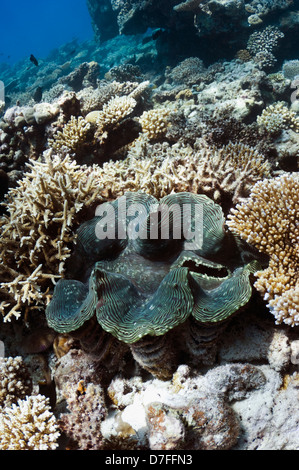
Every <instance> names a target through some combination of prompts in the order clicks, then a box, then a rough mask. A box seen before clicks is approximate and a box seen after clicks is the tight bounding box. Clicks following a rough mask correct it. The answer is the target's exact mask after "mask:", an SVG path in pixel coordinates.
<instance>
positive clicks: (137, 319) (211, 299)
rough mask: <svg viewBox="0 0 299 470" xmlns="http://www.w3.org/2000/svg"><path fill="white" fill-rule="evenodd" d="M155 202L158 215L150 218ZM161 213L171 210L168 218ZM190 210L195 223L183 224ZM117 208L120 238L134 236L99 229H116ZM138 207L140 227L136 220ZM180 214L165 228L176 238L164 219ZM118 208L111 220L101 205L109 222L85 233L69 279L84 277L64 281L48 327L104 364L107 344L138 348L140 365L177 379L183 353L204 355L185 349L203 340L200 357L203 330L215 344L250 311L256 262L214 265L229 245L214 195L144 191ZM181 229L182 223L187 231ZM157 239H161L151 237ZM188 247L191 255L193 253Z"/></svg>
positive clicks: (90, 225)
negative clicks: (241, 312) (234, 321)
mask: <svg viewBox="0 0 299 470" xmlns="http://www.w3.org/2000/svg"><path fill="white" fill-rule="evenodd" d="M136 202H138V204H136ZM121 204H125V205H121ZM153 204H154V207H155V210H156V212H155V210H153V212H151V209H152V207H153ZM121 207H122V208H123V209H125V211H124V212H123V211H122V210H121ZM163 207H167V208H168V209H171V211H170V210H168V211H163V210H161V209H162V208H163ZM187 207H188V209H189V216H190V217H189V219H188V220H187V217H183V209H185V212H187V211H186V208H187ZM114 208H117V222H118V224H117V225H118V234H120V233H121V232H124V233H126V237H125V238H121V239H115V238H112V239H111V240H110V239H109V238H108V237H106V238H102V239H101V237H99V233H100V231H101V230H100V228H101V229H102V228H103V227H104V226H105V227H106V229H107V227H110V228H111V227H112V226H113V223H112V221H113V218H115V213H114V211H112V209H114ZM136 208H138V210H139V215H138V219H137V221H136V218H135V219H134V218H133V217H132V215H130V214H133V213H134V210H136ZM158 208H159V210H158ZM174 208H175V210H176V211H177V212H176V218H175V217H172V218H171V217H169V218H168V219H167V222H169V221H171V222H172V224H171V228H170V227H169V226H168V227H167V229H168V232H169V234H170V236H169V238H163V231H164V230H165V228H166V215H165V214H166V212H167V215H168V216H169V214H170V212H171V213H172V214H173V213H174ZM110 209H111V211H110V213H109V208H108V206H107V203H105V204H103V205H101V206H100V207H98V208H97V213H102V214H103V215H96V216H95V217H94V218H93V219H91V220H90V221H87V222H85V223H84V224H83V225H82V226H81V227H79V229H78V232H77V245H76V248H75V250H74V253H73V259H72V260H71V262H70V269H69V272H68V273H67V277H71V276H72V274H74V273H77V279H67V278H66V279H61V280H60V281H58V283H57V285H56V287H55V290H54V294H53V298H52V300H51V302H50V304H49V305H48V307H47V309H46V317H47V322H48V325H49V326H50V327H51V328H53V329H54V330H56V331H58V332H60V333H70V334H71V335H74V336H75V337H76V338H78V339H80V341H81V345H82V346H84V347H85V349H86V350H87V351H89V352H90V351H92V352H95V351H97V353H98V354H99V356H103V351H104V350H105V349H107V350H109V348H106V344H107V341H108V342H109V341H110V342H112V343H114V345H115V344H116V343H115V341H113V338H114V339H115V340H116V341H117V342H119V345H120V346H119V348H120V350H124V348H123V345H124V344H126V345H128V346H129V347H130V349H131V352H132V354H133V357H134V358H135V360H136V361H137V362H139V364H141V365H142V367H144V368H145V369H147V370H149V371H150V372H152V373H153V374H155V375H158V376H159V377H160V378H161V377H163V378H169V374H171V373H173V371H174V370H175V366H177V362H176V361H177V354H175V353H174V351H175V349H177V351H179V350H182V351H185V352H186V351H187V353H188V354H191V355H194V354H193V353H192V351H193V352H194V349H196V348H194V347H193V348H192V347H191V348H190V347H188V345H187V346H186V344H185V342H187V343H188V342H189V338H190V337H192V338H193V341H194V340H195V337H196V341H197V342H198V348H199V349H200V348H201V347H202V345H203V344H204V343H205V342H206V340H204V341H201V340H200V333H199V334H197V333H196V329H197V328H198V329H199V330H200V329H201V326H202V327H203V328H204V329H205V328H206V326H207V325H208V326H209V327H210V328H211V330H213V333H212V337H213V339H217V336H218V335H217V327H218V325H222V324H223V323H225V321H226V320H228V319H229V318H230V317H231V316H232V315H233V314H235V313H236V312H238V311H239V310H240V309H241V308H242V307H243V306H244V305H246V304H247V303H248V301H249V299H250V297H251V293H252V291H251V274H252V273H253V272H255V271H256V270H257V268H258V263H257V262H256V261H252V262H250V263H248V264H246V265H243V264H242V265H239V266H233V265H232V262H231V260H228V262H227V265H225V264H223V263H220V262H218V261H213V260H212V258H215V257H216V258H217V257H219V253H220V252H222V253H223V250H225V246H226V245H227V244H229V243H231V240H227V237H226V233H225V231H224V225H223V220H224V218H223V214H222V210H221V207H220V206H219V205H217V204H216V203H214V202H213V201H212V200H210V199H209V198H208V197H207V196H202V195H194V194H190V193H178V194H173V195H170V196H166V197H165V198H163V199H161V200H160V201H159V202H158V201H157V200H156V199H155V198H153V197H152V196H148V195H146V194H143V193H125V195H124V196H123V197H122V198H119V199H118V200H115V201H113V202H112V203H111V205H110ZM180 211H181V212H180ZM107 214H108V216H107ZM199 214H200V217H199ZM134 215H135V213H134ZM153 215H155V217H153ZM158 215H160V216H161V217H160V218H159V217H158ZM185 216H186V214H185ZM107 217H108V218H107ZM178 217H179V218H180V220H179V218H178ZM153 220H154V221H155V222H156V224H155V223H153ZM180 222H184V224H185V228H184V230H183V228H182V227H183V225H181V223H180ZM121 224H123V225H121ZM132 224H133V225H132ZM99 227H100V228H99ZM132 227H134V229H135V231H134V230H133V228H132ZM178 228H179V231H178ZM136 232H138V236H135V235H136ZM106 233H107V232H106ZM153 233H155V234H156V235H157V237H153V239H152V238H150V235H151V234H153ZM142 234H143V236H142V237H141V236H140V235H142ZM178 235H180V236H178ZM195 239H197V240H196V242H194V240H195ZM191 240H193V243H191ZM190 245H191V246H190ZM189 246H190V248H192V249H188V250H187V249H186V248H188V247H189ZM72 265H73V266H75V268H72ZM72 269H73V273H72V272H71V271H72ZM90 269H91V271H90ZM79 273H80V275H79ZM82 273H83V274H82ZM88 273H90V274H88ZM95 319H96V320H95ZM194 324H196V325H197V327H194ZM178 328H181V329H180V332H181V334H180V335H179V336H181V337H180V338H179V339H178V338H177V331H178ZM219 331H222V328H219ZM204 336H205V334H203V337H204ZM210 338H211V335H210ZM174 342H176V345H177V346H176V347H175V344H174ZM121 345H122V346H121ZM115 347H116V348H117V346H115ZM195 355H198V352H197V351H196V352H195ZM104 356H105V355H104ZM104 356H103V357H104ZM175 356H176V358H175ZM105 358H106V356H105Z"/></svg>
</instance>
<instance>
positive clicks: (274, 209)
mask: <svg viewBox="0 0 299 470" xmlns="http://www.w3.org/2000/svg"><path fill="white" fill-rule="evenodd" d="M298 195H299V177H298V173H292V174H285V175H282V176H279V177H276V178H273V179H269V180H264V181H261V182H258V183H256V185H255V186H254V187H253V188H252V190H251V194H250V197H249V199H248V200H247V201H245V202H244V203H243V204H241V205H237V206H236V208H235V209H232V211H231V214H229V216H228V221H227V225H228V226H229V228H230V229H231V230H232V231H233V232H235V233H237V234H238V235H240V236H241V238H243V239H244V240H246V241H247V242H248V243H249V244H251V245H254V246H255V247H256V248H257V249H258V250H259V251H261V252H262V253H265V254H267V255H268V256H269V257H270V261H269V266H268V268H267V269H265V270H263V271H258V272H256V273H255V275H256V276H257V281H256V282H255V287H256V288H257V290H258V291H259V292H260V293H261V294H262V295H263V296H264V299H265V300H266V301H268V307H269V309H270V311H271V312H272V313H273V315H274V317H275V320H276V323H282V322H284V323H286V324H288V325H291V326H295V325H299V302H298V291H299V277H298V273H299V269H298V261H299V244H298V240H299V222H298V220H299V212H298V210H299V209H298V208H299V199H298Z"/></svg>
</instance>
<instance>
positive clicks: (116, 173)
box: [103, 140, 271, 206]
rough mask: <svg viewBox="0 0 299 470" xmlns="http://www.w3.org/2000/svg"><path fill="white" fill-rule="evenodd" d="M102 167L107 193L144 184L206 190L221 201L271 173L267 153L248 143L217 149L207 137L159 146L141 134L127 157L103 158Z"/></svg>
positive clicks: (155, 190) (160, 190)
mask: <svg viewBox="0 0 299 470" xmlns="http://www.w3.org/2000/svg"><path fill="white" fill-rule="evenodd" d="M149 155H151V157H149ZM103 169H104V172H105V179H106V181H107V196H110V194H111V193H112V194H114V195H121V194H123V190H124V188H126V190H138V189H140V190H141V191H144V192H146V193H148V194H152V195H153V196H155V197H157V198H161V197H164V196H166V195H167V194H170V193H171V192H182V191H188V192H192V193H198V194H200V193H204V194H206V195H207V196H209V197H210V198H212V199H213V200H214V201H215V202H218V203H221V204H223V206H224V205H225V204H226V203H227V202H228V201H229V205H230V204H231V202H233V203H236V202H237V201H238V200H239V199H240V197H246V196H248V193H249V189H250V187H251V186H252V185H253V184H254V183H255V182H256V181H258V180H259V179H263V178H266V177H269V176H270V174H271V169H270V165H269V163H268V162H267V161H266V160H265V159H264V157H263V155H261V154H259V153H258V152H257V151H256V150H254V149H253V148H251V147H249V146H247V145H245V144H228V145H226V146H224V147H222V148H221V149H216V148H209V147H208V146H207V145H206V143H205V142H204V141H199V142H198V144H197V150H194V149H193V148H192V147H188V146H185V147H183V146H178V145H173V146H169V145H168V144H163V145H156V146H155V145H151V144H150V143H149V142H147V141H146V140H140V141H138V142H135V145H134V147H132V148H131V150H130V152H129V156H128V158H127V159H126V160H124V161H122V162H117V163H115V164H114V165H111V164H110V163H105V164H104V166H103ZM108 188H109V190H108Z"/></svg>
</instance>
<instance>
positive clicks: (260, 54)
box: [247, 26, 284, 68]
mask: <svg viewBox="0 0 299 470" xmlns="http://www.w3.org/2000/svg"><path fill="white" fill-rule="evenodd" d="M283 37H284V34H283V33H282V32H281V31H280V30H279V29H278V28H276V27H275V26H267V27H266V28H265V29H263V30H262V31H255V32H254V33H252V34H251V35H250V37H249V39H248V42H247V49H248V51H249V52H250V54H252V56H253V58H254V60H255V62H256V63H257V64H258V65H259V67H260V68H267V67H272V66H273V65H274V64H275V63H276V58H275V56H274V54H273V52H274V51H275V49H277V47H278V45H279V39H281V38H283Z"/></svg>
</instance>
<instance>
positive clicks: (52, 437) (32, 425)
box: [0, 395, 60, 450]
mask: <svg viewBox="0 0 299 470" xmlns="http://www.w3.org/2000/svg"><path fill="white" fill-rule="evenodd" d="M59 435H60V432H59V429H58V424H57V422H56V418H55V416H54V414H53V413H52V411H51V410H50V406H49V399H48V398H46V397H44V396H43V395H32V396H28V397H27V398H26V399H24V400H18V403H17V404H13V405H12V406H11V407H6V408H4V409H3V410H2V411H1V412H0V449H1V450H54V449H56V448H57V447H58V443H57V439H58V437H59Z"/></svg>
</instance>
